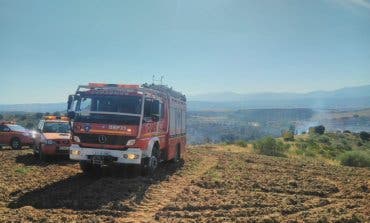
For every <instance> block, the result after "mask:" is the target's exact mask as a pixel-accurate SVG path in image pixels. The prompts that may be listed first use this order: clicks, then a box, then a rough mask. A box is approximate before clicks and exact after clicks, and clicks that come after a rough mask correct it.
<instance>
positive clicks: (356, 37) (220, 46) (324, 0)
mask: <svg viewBox="0 0 370 223" xmlns="http://www.w3.org/2000/svg"><path fill="white" fill-rule="evenodd" d="M369 24H370V2H369V1H365V0H363V1H357V0H348V1H345V0H319V1H284V0H278V1H241V0H231V1H221V0H215V1H214V0H205V1H201V2H199V1H169V0H161V1H155V2H153V1H144V2H138V1H95V0H92V1H90V0H89V1H88V0H78V1H60V2H55V1H46V0H34V1H25V0H18V1H10V0H2V1H1V2H0V26H1V27H2V28H1V29H0V49H1V50H0V95H2V96H1V97H0V104H21V103H28V102H34V103H51V102H59V101H64V100H66V98H67V95H68V94H72V93H74V91H75V89H76V87H77V85H79V84H86V83H88V82H105V83H139V84H142V83H145V82H149V83H150V82H151V81H152V75H156V76H157V78H159V77H160V76H161V75H163V76H164V77H165V79H164V83H165V84H168V85H169V86H172V87H173V88H174V89H176V90H178V91H181V92H183V93H185V94H186V95H199V94H204V93H209V92H211V93H212V92H236V93H249V94H251V93H260V92H295V93H305V92H312V91H322V90H324V91H328V90H329V91H330V90H335V89H339V88H343V87H348V86H359V85H366V84H370V63H369V61H370V39H369V38H368V37H369V36H370V26H369Z"/></svg>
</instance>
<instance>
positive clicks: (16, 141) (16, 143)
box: [10, 138, 22, 149]
mask: <svg viewBox="0 0 370 223" xmlns="http://www.w3.org/2000/svg"><path fill="white" fill-rule="evenodd" d="M10 146H11V147H12V149H20V148H22V143H21V140H19V139H18V138H14V139H12V141H11V142H10Z"/></svg>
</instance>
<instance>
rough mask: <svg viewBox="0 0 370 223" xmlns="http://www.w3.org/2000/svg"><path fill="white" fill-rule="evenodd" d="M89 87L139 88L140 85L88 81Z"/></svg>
mask: <svg viewBox="0 0 370 223" xmlns="http://www.w3.org/2000/svg"><path fill="white" fill-rule="evenodd" d="M88 86H89V87H90V88H99V87H100V88H104V87H106V88H114V87H117V88H130V89H139V88H140V86H139V85H137V84H104V83H89V85H88Z"/></svg>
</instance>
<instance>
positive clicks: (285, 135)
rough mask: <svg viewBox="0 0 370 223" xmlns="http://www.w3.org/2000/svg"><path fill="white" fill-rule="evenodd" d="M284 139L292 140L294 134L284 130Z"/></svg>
mask: <svg viewBox="0 0 370 223" xmlns="http://www.w3.org/2000/svg"><path fill="white" fill-rule="evenodd" d="M283 139H284V141H294V134H293V132H291V131H285V132H284V133H283Z"/></svg>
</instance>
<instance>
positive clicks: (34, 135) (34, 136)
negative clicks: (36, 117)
mask: <svg viewBox="0 0 370 223" xmlns="http://www.w3.org/2000/svg"><path fill="white" fill-rule="evenodd" d="M31 135H32V138H34V139H35V138H36V136H37V132H36V131H32V132H31Z"/></svg>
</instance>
